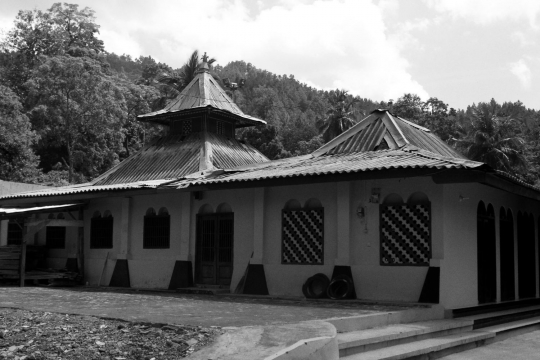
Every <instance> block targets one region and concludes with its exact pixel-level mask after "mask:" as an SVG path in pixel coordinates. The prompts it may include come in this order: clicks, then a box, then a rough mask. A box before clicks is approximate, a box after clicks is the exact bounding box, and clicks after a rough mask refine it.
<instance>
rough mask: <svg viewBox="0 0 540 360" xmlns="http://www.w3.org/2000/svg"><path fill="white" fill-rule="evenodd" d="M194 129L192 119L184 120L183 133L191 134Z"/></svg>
mask: <svg viewBox="0 0 540 360" xmlns="http://www.w3.org/2000/svg"><path fill="white" fill-rule="evenodd" d="M192 131H193V126H192V123H191V120H183V121H182V135H189V134H191V132H192Z"/></svg>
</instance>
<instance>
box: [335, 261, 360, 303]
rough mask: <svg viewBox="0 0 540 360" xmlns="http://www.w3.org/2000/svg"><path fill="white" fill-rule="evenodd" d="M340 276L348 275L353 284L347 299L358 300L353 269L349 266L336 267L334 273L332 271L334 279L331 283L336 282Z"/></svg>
mask: <svg viewBox="0 0 540 360" xmlns="http://www.w3.org/2000/svg"><path fill="white" fill-rule="evenodd" d="M339 275H346V276H348V277H349V278H351V281H352V282H353V283H352V285H353V287H352V291H351V292H350V293H349V295H348V296H347V297H346V299H356V287H355V286H354V278H353V276H352V271H351V267H350V266H348V265H336V266H334V271H332V278H331V279H330V282H332V280H334V279H335V278H336V277H337V276H339Z"/></svg>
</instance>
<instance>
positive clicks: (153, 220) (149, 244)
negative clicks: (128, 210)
mask: <svg viewBox="0 0 540 360" xmlns="http://www.w3.org/2000/svg"><path fill="white" fill-rule="evenodd" d="M150 210H152V211H150ZM164 210H165V211H163V208H162V210H160V211H159V213H158V214H156V213H155V212H154V211H153V209H152V208H150V209H148V210H147V212H146V215H145V216H144V228H143V249H170V248H171V215H170V214H169V212H168V211H167V210H166V209H164Z"/></svg>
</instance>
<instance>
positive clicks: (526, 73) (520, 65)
mask: <svg viewBox="0 0 540 360" xmlns="http://www.w3.org/2000/svg"><path fill="white" fill-rule="evenodd" d="M509 68H510V72H511V73H512V74H514V75H515V76H516V77H517V78H518V79H519V82H520V83H521V85H523V87H524V88H527V89H528V88H530V87H531V78H532V73H531V69H530V68H529V66H528V65H527V64H526V63H525V60H523V59H520V60H519V61H516V62H514V63H511V64H510V66H509Z"/></svg>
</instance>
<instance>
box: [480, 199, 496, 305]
mask: <svg viewBox="0 0 540 360" xmlns="http://www.w3.org/2000/svg"><path fill="white" fill-rule="evenodd" d="M476 219H477V242H478V243H477V264H478V303H479V304H486V303H491V302H495V301H497V258H496V256H497V253H496V247H497V243H496V239H495V211H494V209H493V206H492V205H491V204H489V205H488V207H487V209H486V207H485V205H484V202H482V201H480V203H479V204H478V210H477V218H476Z"/></svg>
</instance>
